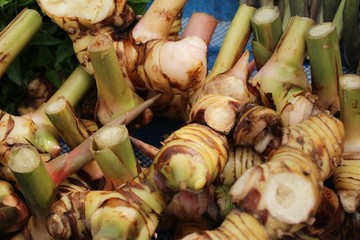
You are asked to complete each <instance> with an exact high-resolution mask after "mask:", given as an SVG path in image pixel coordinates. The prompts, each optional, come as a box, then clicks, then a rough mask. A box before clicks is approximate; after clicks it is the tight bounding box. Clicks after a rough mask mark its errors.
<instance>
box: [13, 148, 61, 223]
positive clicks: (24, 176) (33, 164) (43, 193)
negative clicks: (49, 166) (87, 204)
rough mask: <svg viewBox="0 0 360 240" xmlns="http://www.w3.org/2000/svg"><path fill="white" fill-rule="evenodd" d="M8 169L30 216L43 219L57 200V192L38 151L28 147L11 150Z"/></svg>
mask: <svg viewBox="0 0 360 240" xmlns="http://www.w3.org/2000/svg"><path fill="white" fill-rule="evenodd" d="M9 167H10V169H11V171H12V173H13V174H14V176H15V179H16V182H17V184H18V185H19V187H20V189H21V192H22V193H23V194H24V197H25V199H26V202H27V203H28V206H29V209H30V211H31V213H32V215H33V216H34V217H36V218H45V217H46V215H47V213H48V212H49V210H50V207H51V205H52V204H53V203H54V202H55V200H56V199H57V192H56V187H55V185H54V183H53V181H52V180H51V177H50V176H49V173H48V172H47V170H46V168H45V165H44V163H43V162H42V160H41V157H40V154H39V153H38V151H37V150H36V149H35V148H34V147H32V146H30V145H22V146H18V147H15V148H13V149H12V150H11V155H10V158H9Z"/></svg>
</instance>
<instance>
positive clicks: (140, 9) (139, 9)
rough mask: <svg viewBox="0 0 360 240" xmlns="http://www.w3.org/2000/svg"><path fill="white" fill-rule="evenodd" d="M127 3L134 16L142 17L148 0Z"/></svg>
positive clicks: (130, 0) (129, 0)
mask: <svg viewBox="0 0 360 240" xmlns="http://www.w3.org/2000/svg"><path fill="white" fill-rule="evenodd" d="M127 2H128V4H129V6H130V7H131V8H132V9H133V10H134V12H135V14H136V15H144V13H145V12H146V9H147V6H148V3H149V2H150V0H128V1H127Z"/></svg>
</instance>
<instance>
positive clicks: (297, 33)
mask: <svg viewBox="0 0 360 240" xmlns="http://www.w3.org/2000/svg"><path fill="white" fill-rule="evenodd" d="M313 24H314V21H313V20H311V19H310V18H304V17H298V16H294V17H292V18H291V19H290V21H289V23H288V25H287V27H286V29H285V31H284V33H283V35H282V37H281V39H280V41H279V43H278V45H277V47H276V49H275V51H274V53H273V54H272V56H271V58H270V59H269V60H268V61H267V62H266V64H265V65H264V66H263V67H262V68H261V69H260V71H258V72H257V73H256V74H255V76H254V77H253V78H252V79H251V80H250V83H251V84H252V86H254V87H257V88H258V89H259V91H260V93H261V98H262V101H263V102H264V103H265V104H266V105H268V104H269V103H270V104H271V103H273V104H274V105H275V106H277V105H278V104H279V101H280V100H281V99H280V96H281V94H282V91H283V89H284V86H285V85H290V86H295V87H299V88H302V89H304V90H309V83H308V80H307V77H306V74H305V72H304V69H303V62H304V58H305V50H306V40H305V37H306V34H307V33H308V30H309V29H310V27H311V26H312V25H313ZM277 111H281V110H280V109H278V108H277Z"/></svg>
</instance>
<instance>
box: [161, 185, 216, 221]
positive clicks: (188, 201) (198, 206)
mask: <svg viewBox="0 0 360 240" xmlns="http://www.w3.org/2000/svg"><path fill="white" fill-rule="evenodd" d="M211 198H212V191H211V187H210V186H205V187H204V188H203V189H201V190H200V191H197V192H192V191H188V190H184V191H180V192H178V193H176V194H175V195H174V196H173V198H172V200H171V202H170V203H169V204H168V206H167V208H166V213H167V214H171V215H174V216H175V217H177V218H178V219H180V220H193V219H197V218H199V217H201V216H202V215H203V214H204V213H205V212H206V210H207V208H208V206H209V204H210V201H211Z"/></svg>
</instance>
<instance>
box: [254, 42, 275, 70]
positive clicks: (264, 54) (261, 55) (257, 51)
mask: <svg viewBox="0 0 360 240" xmlns="http://www.w3.org/2000/svg"><path fill="white" fill-rule="evenodd" d="M251 48H252V51H253V55H254V60H255V64H256V68H257V70H260V69H261V68H262V66H264V65H265V63H266V62H267V61H268V60H269V59H270V58H271V55H272V52H271V51H270V50H268V49H266V48H265V47H264V46H263V45H261V44H260V43H259V42H257V41H251Z"/></svg>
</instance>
